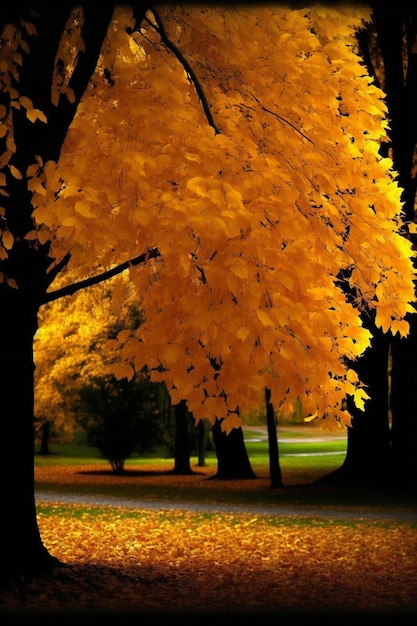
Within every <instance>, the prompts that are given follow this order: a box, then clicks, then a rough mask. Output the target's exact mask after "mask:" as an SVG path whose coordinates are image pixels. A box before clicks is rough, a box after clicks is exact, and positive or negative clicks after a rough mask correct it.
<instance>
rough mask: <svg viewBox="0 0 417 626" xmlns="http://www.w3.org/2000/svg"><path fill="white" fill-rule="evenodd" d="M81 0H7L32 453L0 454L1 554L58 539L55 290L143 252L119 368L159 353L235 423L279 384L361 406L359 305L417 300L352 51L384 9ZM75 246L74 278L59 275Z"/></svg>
mask: <svg viewBox="0 0 417 626" xmlns="http://www.w3.org/2000/svg"><path fill="white" fill-rule="evenodd" d="M31 8H33V9H35V10H31ZM72 9H73V3H72V2H69V1H68V2H65V1H63V2H60V3H55V2H48V0H33V2H20V3H13V4H11V3H9V2H6V3H4V2H3V3H2V10H1V32H2V37H1V48H0V55H1V56H0V72H1V74H0V81H1V82H0V91H1V98H2V101H1V106H0V121H1V125H0V136H1V142H2V143H1V161H0V163H1V172H0V192H1V194H2V209H1V215H2V220H1V228H2V233H1V242H2V247H1V271H2V283H1V285H0V297H1V302H2V306H1V308H0V321H1V327H2V328H3V329H4V337H3V341H2V344H1V350H2V353H1V355H2V359H1V361H0V363H1V365H0V367H1V371H0V380H1V381H2V384H3V388H4V394H3V410H4V415H5V419H4V431H3V432H4V436H5V437H6V439H7V440H8V441H16V442H17V441H18V442H19V451H20V454H21V462H20V463H19V467H18V471H16V470H15V464H14V454H15V452H14V451H13V450H11V449H9V450H6V452H5V454H3V455H2V457H1V463H2V465H1V470H2V477H3V483H2V484H3V486H4V492H3V493H2V496H1V498H2V505H3V510H4V511H7V515H5V516H4V537H6V538H7V539H6V546H5V547H4V553H3V554H2V556H3V560H2V564H3V568H4V569H5V570H7V571H12V570H13V571H19V572H20V571H23V570H25V569H39V568H40V567H42V566H47V565H50V564H51V562H53V560H54V559H53V557H52V556H51V555H50V554H49V552H48V550H47V548H46V547H45V546H44V545H43V543H42V540H41V537H40V535H39V530H38V527H37V521H36V507H35V501H34V493H33V486H34V468H33V405H34V398H33V338H34V335H35V333H36V330H37V325H38V312H39V308H40V307H41V306H43V305H45V304H46V303H47V302H50V301H53V300H56V299H57V298H60V297H63V296H66V295H69V294H72V293H75V292H76V291H77V290H79V289H81V288H84V287H87V286H89V285H91V284H93V283H98V282H99V281H101V280H103V279H106V278H110V277H111V276H113V275H115V274H117V273H118V272H120V271H122V270H127V272H128V274H129V279H130V281H131V285H132V288H133V289H134V290H135V292H136V297H137V301H138V304H140V307H141V309H142V310H143V311H144V321H143V323H142V324H141V325H140V326H139V328H137V329H128V328H127V329H123V330H121V331H120V332H119V333H118V336H117V337H116V338H115V339H114V340H112V342H111V344H110V347H111V348H112V349H114V348H115V349H117V350H119V354H120V357H121V360H122V362H121V363H119V364H117V365H116V366H115V368H114V373H115V375H116V376H118V377H120V378H123V377H128V378H129V377H132V376H133V374H134V372H135V371H136V372H139V371H141V370H142V369H143V368H144V367H145V366H146V367H147V368H148V370H149V371H150V373H151V377H152V380H153V381H155V382H159V381H163V382H164V383H165V384H166V387H167V389H168V392H169V394H170V397H171V401H172V403H173V404H174V405H178V404H180V403H181V402H185V403H186V405H187V409H188V410H189V411H190V412H191V413H192V414H193V416H194V417H195V419H196V420H197V421H198V420H200V419H208V420H209V421H210V422H211V423H212V424H217V423H219V422H220V423H221V427H222V430H223V432H224V433H230V432H233V431H234V430H239V427H240V425H241V423H240V418H239V415H240V414H241V413H242V412H246V411H249V410H251V409H252V408H253V407H254V406H257V403H258V400H259V397H260V394H261V393H263V392H264V389H265V388H267V389H269V390H270V394H271V396H270V401H271V403H272V404H273V406H274V407H276V408H277V409H282V408H285V407H286V406H288V404H290V403H292V402H293V401H294V400H295V399H299V400H300V402H301V406H302V407H303V410H304V411H305V414H306V416H308V415H309V416H310V417H311V416H317V418H318V419H319V418H322V417H325V418H326V420H325V421H326V423H327V422H329V420H333V419H336V420H338V421H339V422H340V423H342V424H349V423H350V416H349V414H348V412H347V411H345V410H344V408H343V404H342V403H343V400H344V398H345V397H346V396H352V397H353V400H354V402H355V405H356V406H358V407H359V408H361V407H363V404H364V401H365V399H366V398H367V393H366V390H365V389H364V388H363V385H362V383H361V381H360V380H359V378H358V376H357V374H356V372H355V371H354V370H353V368H352V367H350V366H349V363H350V362H354V361H355V359H357V358H358V357H359V356H360V355H361V354H362V353H363V352H364V350H366V349H367V347H368V346H369V342H370V337H371V335H370V333H369V331H368V330H367V329H366V328H365V327H364V325H363V324H362V320H361V311H362V310H363V309H364V307H367V308H368V309H370V310H372V311H374V314H375V322H376V325H377V326H378V327H381V328H382V331H383V332H386V331H388V330H390V329H391V330H392V332H393V333H394V334H395V333H399V334H400V335H406V334H407V332H408V323H407V321H406V320H405V319H404V318H405V316H406V315H407V313H410V312H412V311H413V308H412V304H411V303H412V302H413V301H414V285H413V278H414V272H413V267H412V262H411V256H412V250H411V245H410V242H409V241H408V240H407V239H406V238H405V237H403V236H402V234H401V232H400V228H401V223H402V220H401V218H402V204H401V198H400V196H401V189H400V187H399V185H398V182H397V181H396V173H395V171H394V170H393V169H392V160H391V159H390V158H389V157H384V158H382V157H381V155H380V153H379V147H380V143H381V141H384V140H385V139H386V132H387V119H386V107H385V103H384V94H383V92H382V91H381V90H380V89H379V88H378V87H377V85H375V84H374V83H373V81H372V79H371V78H370V77H369V74H368V73H367V72H366V70H365V67H364V66H363V64H362V63H361V60H360V57H359V56H358V55H357V51H356V39H355V32H356V31H357V29H359V28H361V27H362V26H363V24H364V21H366V20H369V18H370V11H369V10H367V9H366V8H358V7H357V6H355V5H352V7H350V6H337V7H336V8H334V9H332V8H326V7H317V8H315V7H313V6H312V7H309V8H307V9H300V8H298V9H294V10H291V9H289V8H284V7H280V6H274V5H271V6H261V7H259V6H256V8H254V7H251V6H250V5H249V6H242V7H241V8H239V9H236V8H235V7H233V8H231V7H227V6H226V7H215V8H214V7H212V6H211V5H207V6H196V7H192V6H188V5H186V6H185V7H180V6H171V5H166V4H161V5H160V6H152V7H150V6H149V7H148V6H147V5H145V4H144V3H141V2H126V3H123V6H121V7H118V6H117V3H116V2H115V3H113V2H104V3H103V4H101V5H100V9H99V10H97V7H96V3H93V2H91V1H88V0H84V1H83V2H81V3H79V5H77V8H75V9H74V10H72ZM248 41H250V42H251V45H250V46H248ZM63 268H67V269H68V271H70V272H71V275H76V276H77V283H76V284H69V285H66V286H65V287H61V286H58V285H57V283H56V278H57V276H58V275H59V274H60V273H61V272H62V270H63ZM341 276H343V282H344V285H341V278H340V277H341ZM54 282H55V284H54ZM345 285H348V286H349V288H350V290H351V292H352V293H354V294H355V298H353V299H347V298H346V290H345V288H344V286H345ZM16 389H19V393H16V392H15V391H14V390H16ZM12 457H13V458H12ZM11 461H13V463H12V462H11ZM11 468H13V470H12V471H11Z"/></svg>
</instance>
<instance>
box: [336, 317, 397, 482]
mask: <svg viewBox="0 0 417 626" xmlns="http://www.w3.org/2000/svg"><path fill="white" fill-rule="evenodd" d="M364 325H365V324H364ZM366 325H367V326H368V327H369V326H370V327H372V329H373V339H372V346H371V347H370V348H368V349H367V350H366V352H365V354H364V355H363V356H362V357H361V358H360V359H358V361H357V362H356V363H355V364H354V368H355V369H356V371H357V372H358V375H359V378H360V379H361V380H362V381H363V382H364V383H365V385H366V386H367V387H366V391H367V393H368V394H369V396H370V400H367V401H366V405H365V411H364V412H363V411H360V410H359V409H357V408H356V407H355V406H354V405H353V402H352V401H349V402H348V408H349V411H350V413H351V415H352V426H351V427H349V428H348V442H347V452H346V458H345V460H344V463H343V465H342V467H341V468H340V469H339V470H336V472H335V475H336V476H340V477H341V478H342V479H343V481H345V482H347V483H351V484H355V485H381V486H382V485H385V484H387V483H388V482H391V432H390V426H389V411H388V409H389V397H388V353H389V343H390V337H389V336H388V335H386V334H384V333H383V332H382V331H381V330H379V329H377V328H375V326H374V325H373V324H372V323H370V322H368V323H367V324H366Z"/></svg>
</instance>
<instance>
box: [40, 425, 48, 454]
mask: <svg viewBox="0 0 417 626" xmlns="http://www.w3.org/2000/svg"><path fill="white" fill-rule="evenodd" d="M49 432H50V423H49V422H48V421H46V422H43V424H42V427H41V445H40V449H39V454H41V455H42V456H48V455H49V454H50V452H49Z"/></svg>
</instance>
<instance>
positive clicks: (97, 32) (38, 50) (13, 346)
mask: <svg viewBox="0 0 417 626" xmlns="http://www.w3.org/2000/svg"><path fill="white" fill-rule="evenodd" d="M29 5H30V3H23V4H22V5H21V6H20V5H19V6H17V4H16V3H13V4H12V3H10V4H9V5H7V6H5V7H4V9H3V6H2V11H1V17H0V29H2V25H3V24H7V23H9V22H10V23H19V19H20V20H25V21H27V22H29V23H34V24H35V28H36V31H37V35H36V36H32V37H30V42H29V47H30V52H29V53H28V54H26V53H25V54H23V55H22V65H21V67H20V75H19V81H18V82H19V85H18V87H19V93H20V94H21V95H24V96H26V97H28V98H29V99H30V100H32V102H33V104H34V106H35V107H36V108H39V109H40V110H42V111H43V112H44V113H45V114H46V116H47V119H48V123H47V124H43V123H34V124H33V123H32V122H30V121H29V120H28V119H27V118H26V115H25V112H24V109H23V108H20V109H16V108H11V110H12V111H13V131H14V141H15V144H16V151H15V152H14V154H13V165H14V166H15V167H16V168H17V170H18V171H20V172H21V174H22V177H21V178H15V177H13V176H11V174H10V170H9V167H8V163H6V164H2V166H1V167H2V173H4V174H5V176H6V178H7V191H8V197H6V196H2V206H3V208H4V217H5V219H7V225H8V228H9V229H10V231H11V233H12V234H13V235H14V240H15V242H14V245H13V248H12V249H11V250H10V251H9V255H8V259H6V260H5V261H2V263H1V265H2V268H1V269H2V271H3V272H4V274H5V275H6V277H8V278H10V279H14V280H15V281H16V283H17V285H18V289H12V288H9V287H8V286H7V284H6V282H3V283H1V284H0V302H1V306H0V329H1V331H2V340H1V343H0V382H1V385H2V412H3V415H2V416H3V424H2V426H3V431H2V435H3V442H5V445H3V450H2V454H1V455H0V475H1V484H2V486H1V488H0V503H1V507H2V536H1V539H2V546H1V549H0V554H1V577H2V579H6V578H9V577H10V576H11V575H13V574H14V573H19V574H22V573H25V572H37V571H39V570H41V569H43V568H45V567H48V566H51V565H52V564H55V563H57V560H56V559H54V557H52V556H51V555H50V554H49V552H48V550H47V549H46V547H45V546H44V545H43V543H42V540H41V537H40V533H39V528H38V525H37V516H36V506H35V496H34V453H35V449H34V446H35V438H34V415H33V410H34V362H33V338H34V334H35V332H36V330H37V314H38V309H39V306H40V303H41V302H42V297H43V295H44V293H45V291H46V289H47V288H48V285H49V284H50V282H51V280H52V278H50V279H49V278H48V267H49V265H50V263H51V259H49V258H48V245H47V244H46V245H33V244H32V243H29V242H28V241H27V240H25V236H26V234H27V233H28V232H29V231H31V230H32V229H33V226H34V225H33V220H32V217H31V215H32V211H33V206H32V205H31V194H30V193H29V191H28V189H27V180H26V177H25V173H26V170H27V167H28V166H29V165H33V164H35V163H36V162H37V159H38V157H41V159H42V161H43V163H46V162H47V161H49V160H51V159H52V160H54V161H57V160H58V158H59V155H60V152H61V148H62V144H63V141H64V139H65V136H66V134H67V130H68V127H69V125H70V123H71V121H72V119H73V117H74V115H75V112H76V110H77V105H78V103H79V101H80V99H81V97H82V95H83V93H84V91H85V88H86V86H87V84H88V81H89V79H90V77H91V74H92V72H93V71H94V69H95V67H96V64H97V59H98V56H99V53H100V49H101V45H102V42H103V39H104V37H105V35H106V32H107V27H108V24H109V22H110V19H111V16H112V13H113V7H112V4H111V3H104V4H102V5H101V6H100V10H99V11H97V7H94V6H93V5H92V3H88V5H87V6H86V7H85V9H86V10H85V23H84V26H83V33H82V34H83V40H84V52H83V53H82V54H81V55H80V57H79V62H78V63H77V68H76V69H75V71H74V73H73V76H72V78H71V81H70V87H72V88H73V90H74V95H75V98H74V101H73V102H71V103H70V102H69V101H68V99H67V98H61V99H60V102H59V106H54V105H52V103H51V86H52V74H53V71H54V64H55V58H56V54H57V50H58V46H59V42H60V39H61V36H62V32H63V29H64V28H65V23H66V19H67V17H68V15H69V13H70V10H71V3H62V2H61V3H60V2H56V3H54V4H52V3H49V4H48V10H46V11H44V12H42V11H41V10H40V11H39V12H32V11H31V8H30V6H29ZM143 10H145V7H144V8H143ZM1 96H2V103H3V104H4V106H6V109H9V107H10V94H8V93H7V91H6V90H3V91H2V93H1Z"/></svg>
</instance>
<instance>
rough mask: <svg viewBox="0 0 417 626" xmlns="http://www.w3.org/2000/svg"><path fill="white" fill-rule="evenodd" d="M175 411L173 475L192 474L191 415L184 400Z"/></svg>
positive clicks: (177, 405) (176, 406)
mask: <svg viewBox="0 0 417 626" xmlns="http://www.w3.org/2000/svg"><path fill="white" fill-rule="evenodd" d="M174 410H175V453H174V469H173V470H172V473H173V474H192V473H193V471H192V469H191V465H190V432H189V426H190V415H189V413H188V411H187V405H186V403H185V402H184V400H182V401H181V402H179V404H176V405H175V407H174Z"/></svg>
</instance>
